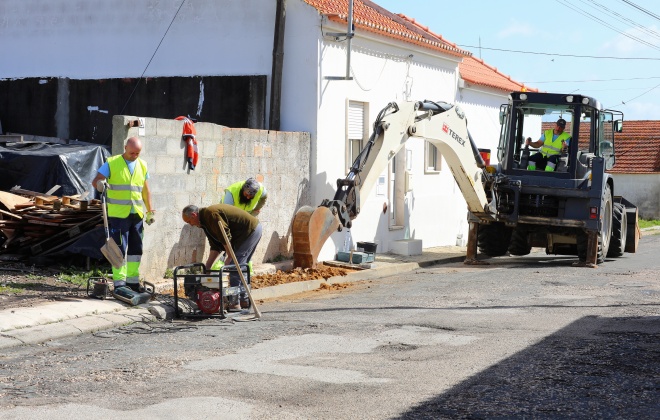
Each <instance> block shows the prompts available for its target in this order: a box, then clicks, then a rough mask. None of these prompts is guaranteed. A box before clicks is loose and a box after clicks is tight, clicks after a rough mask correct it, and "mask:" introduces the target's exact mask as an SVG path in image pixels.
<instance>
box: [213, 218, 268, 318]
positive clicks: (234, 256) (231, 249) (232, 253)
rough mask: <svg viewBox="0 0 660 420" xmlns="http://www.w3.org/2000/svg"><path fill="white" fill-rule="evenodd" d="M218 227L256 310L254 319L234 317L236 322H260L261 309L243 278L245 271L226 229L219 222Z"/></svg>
mask: <svg viewBox="0 0 660 420" xmlns="http://www.w3.org/2000/svg"><path fill="white" fill-rule="evenodd" d="M218 225H219V226H220V232H222V237H223V239H224V240H225V243H226V244H227V248H226V249H227V251H228V252H229V256H230V257H231V260H232V261H233V262H234V264H235V265H236V268H237V269H238V270H237V271H238V277H240V279H241V283H242V284H243V288H244V289H245V292H246V293H247V295H248V299H250V305H251V306H252V309H253V310H254V316H252V317H234V320H235V321H259V320H261V312H260V311H259V308H257V303H256V302H255V301H254V299H252V293H250V287H249V286H248V284H247V282H246V281H245V277H243V269H242V268H241V267H240V265H239V264H238V260H237V259H236V255H235V254H234V249H233V248H232V247H231V243H230V242H229V238H227V233H226V232H225V229H224V227H222V223H220V222H218Z"/></svg>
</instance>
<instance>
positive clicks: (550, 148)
mask: <svg viewBox="0 0 660 420" xmlns="http://www.w3.org/2000/svg"><path fill="white" fill-rule="evenodd" d="M564 128H566V120H565V119H563V118H560V119H558V120H557V123H556V124H555V128H554V129H549V130H545V131H544V132H543V134H541V138H540V139H538V140H537V141H532V139H531V138H530V137H527V140H526V141H525V145H531V146H532V147H537V148H538V147H540V148H541V150H540V152H539V153H536V154H534V155H532V156H530V157H529V162H528V164H527V170H529V171H535V170H536V167H537V166H538V167H539V169H541V168H544V167H545V171H546V172H554V170H555V168H556V167H557V163H558V162H559V158H560V157H561V153H562V151H565V150H566V148H567V147H568V144H569V143H570V141H571V134H570V133H566V132H564Z"/></svg>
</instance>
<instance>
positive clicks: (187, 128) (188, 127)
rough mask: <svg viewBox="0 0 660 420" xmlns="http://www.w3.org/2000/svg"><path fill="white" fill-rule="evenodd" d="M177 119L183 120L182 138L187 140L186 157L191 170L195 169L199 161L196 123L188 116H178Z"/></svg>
mask: <svg viewBox="0 0 660 420" xmlns="http://www.w3.org/2000/svg"><path fill="white" fill-rule="evenodd" d="M175 120H177V121H183V134H182V135H181V138H182V139H183V141H185V142H186V159H187V160H188V167H189V168H190V169H191V170H194V169H195V166H197V162H198V161H199V150H198V149H197V130H195V123H193V121H192V120H191V119H190V118H188V117H176V118H175Z"/></svg>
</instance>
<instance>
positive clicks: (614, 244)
mask: <svg viewBox="0 0 660 420" xmlns="http://www.w3.org/2000/svg"><path fill="white" fill-rule="evenodd" d="M627 236H628V217H627V215H626V209H625V207H624V206H623V204H621V203H614V209H613V211H612V240H611V241H610V249H609V251H608V252H607V256H608V257H610V258H616V257H620V256H622V255H623V252H624V250H625V249H626V237H627Z"/></svg>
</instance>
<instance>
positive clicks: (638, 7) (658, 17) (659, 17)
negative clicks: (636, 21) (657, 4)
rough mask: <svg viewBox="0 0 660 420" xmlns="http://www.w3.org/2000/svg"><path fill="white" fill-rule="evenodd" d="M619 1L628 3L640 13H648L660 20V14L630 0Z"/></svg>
mask: <svg viewBox="0 0 660 420" xmlns="http://www.w3.org/2000/svg"><path fill="white" fill-rule="evenodd" d="M621 1H622V2H624V3H626V4H628V5H630V6H632V7H634V8H635V9H637V10H639V11H640V12H642V13H646V14H647V15H649V16H651V17H653V18H655V19H657V20H660V16H658V15H656V14H655V13H653V12H649V11H648V10H646V9H644V8H643V7H641V6H638V5H636V4H635V3H633V2H631V1H628V0H621Z"/></svg>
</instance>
